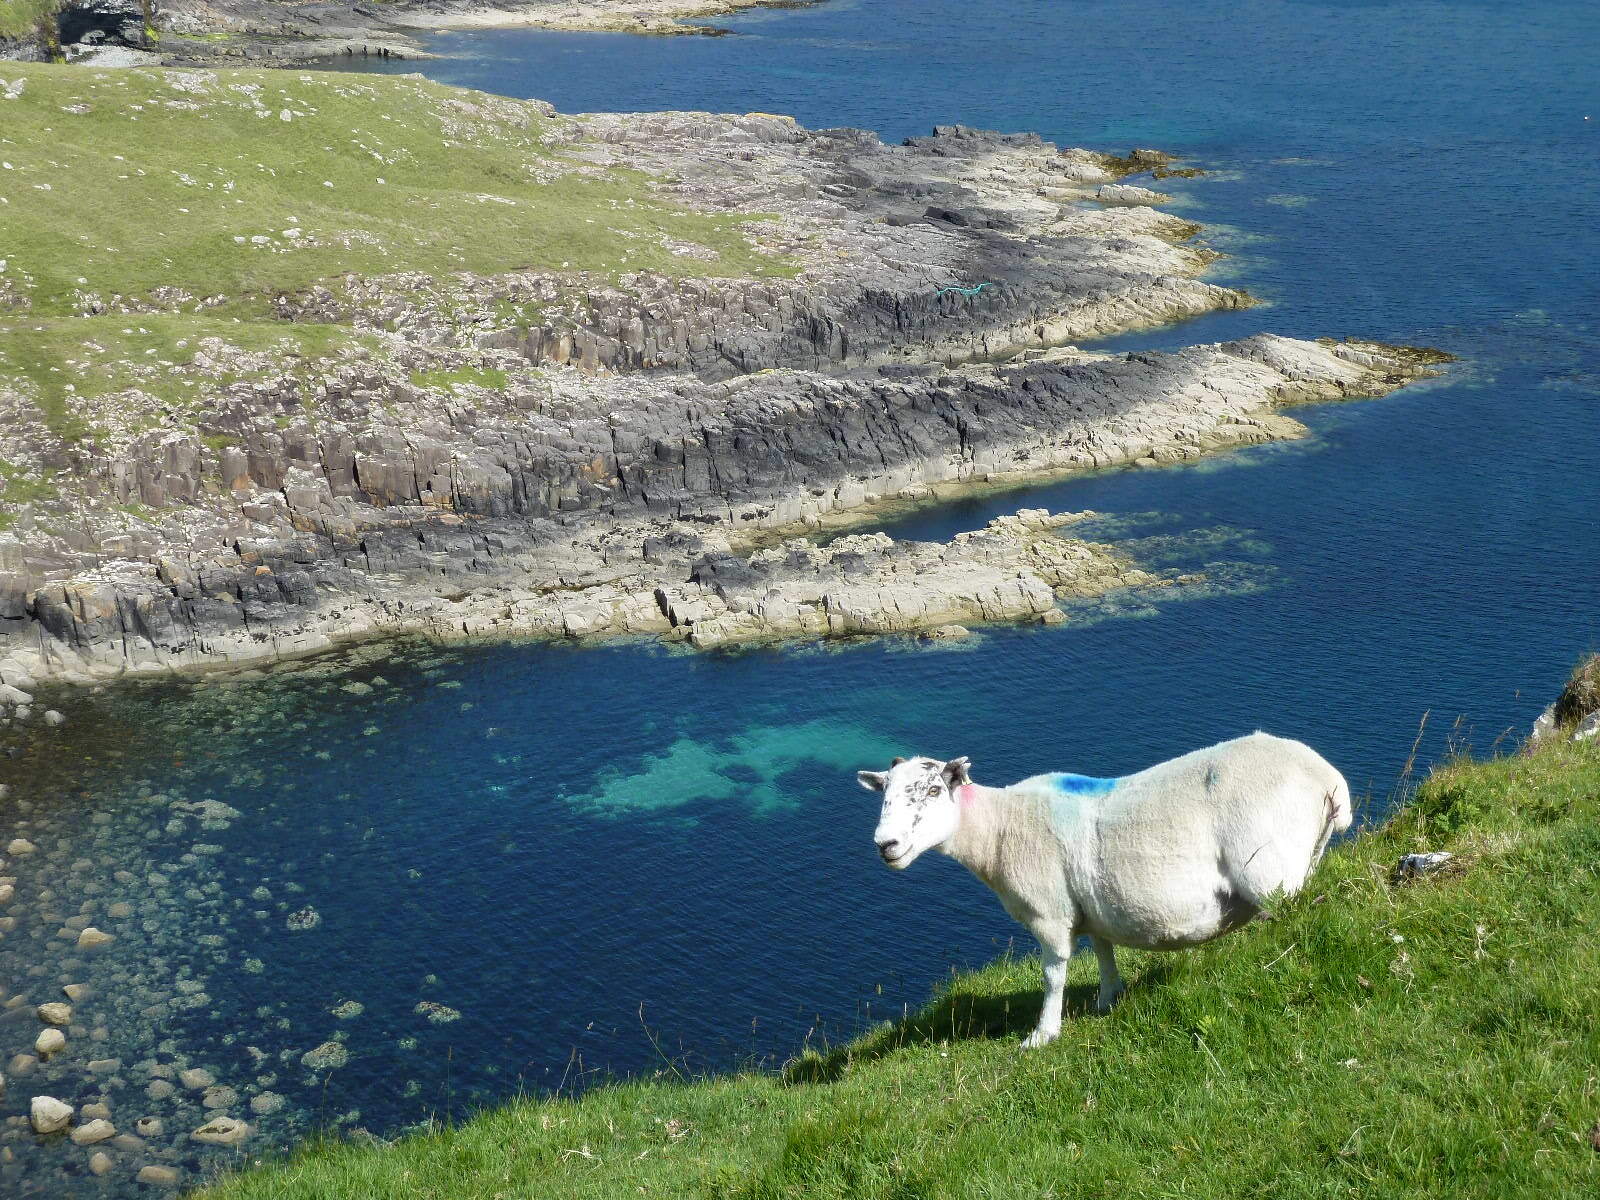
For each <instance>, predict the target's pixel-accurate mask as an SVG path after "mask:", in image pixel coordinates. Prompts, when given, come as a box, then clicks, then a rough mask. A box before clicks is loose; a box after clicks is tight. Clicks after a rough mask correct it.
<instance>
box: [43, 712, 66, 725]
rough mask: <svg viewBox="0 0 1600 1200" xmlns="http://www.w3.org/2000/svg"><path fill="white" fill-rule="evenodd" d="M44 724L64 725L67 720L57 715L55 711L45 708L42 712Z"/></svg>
mask: <svg viewBox="0 0 1600 1200" xmlns="http://www.w3.org/2000/svg"><path fill="white" fill-rule="evenodd" d="M44 723H45V724H46V725H51V726H55V725H65V724H66V723H67V718H66V717H65V716H63V715H62V714H61V713H58V712H57V711H56V710H55V709H53V708H47V709H45V710H44Z"/></svg>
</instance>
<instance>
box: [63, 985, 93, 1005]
mask: <svg viewBox="0 0 1600 1200" xmlns="http://www.w3.org/2000/svg"><path fill="white" fill-rule="evenodd" d="M61 990H62V991H63V992H65V993H66V996H67V999H68V1000H71V1001H73V1002H77V1001H80V1000H86V999H88V998H89V991H90V989H89V985H88V984H87V983H69V984H66V985H65V986H63V987H62V989H61Z"/></svg>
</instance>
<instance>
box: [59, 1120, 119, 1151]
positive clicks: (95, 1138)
mask: <svg viewBox="0 0 1600 1200" xmlns="http://www.w3.org/2000/svg"><path fill="white" fill-rule="evenodd" d="M69 1136H70V1137H71V1138H72V1144H73V1145H75V1146H92V1145H94V1144H95V1143H96V1142H103V1141H105V1140H106V1139H107V1138H112V1137H116V1136H117V1130H116V1127H115V1126H114V1125H112V1124H111V1122H110V1121H106V1120H102V1119H98V1118H97V1119H95V1120H93V1121H90V1122H88V1123H87V1124H84V1125H79V1126H78V1127H77V1128H76V1129H74V1130H73V1131H72V1133H71V1134H70V1135H69Z"/></svg>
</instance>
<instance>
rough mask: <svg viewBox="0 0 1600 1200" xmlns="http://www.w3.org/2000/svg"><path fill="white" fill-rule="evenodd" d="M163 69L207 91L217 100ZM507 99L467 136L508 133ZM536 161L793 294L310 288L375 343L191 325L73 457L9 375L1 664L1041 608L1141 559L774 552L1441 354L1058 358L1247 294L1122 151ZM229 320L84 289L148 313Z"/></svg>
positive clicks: (1194, 351) (692, 138)
mask: <svg viewBox="0 0 1600 1200" xmlns="http://www.w3.org/2000/svg"><path fill="white" fill-rule="evenodd" d="M178 82H179V83H181V90H182V91H183V93H184V95H185V97H186V99H185V100H184V101H183V103H188V104H192V103H197V102H203V100H204V97H205V96H206V95H208V94H209V89H212V88H213V87H214V86H215V87H220V86H221V84H220V83H219V82H218V79H217V77H215V76H211V75H207V74H204V73H192V72H191V73H185V74H184V75H183V76H182V77H181V79H180V80H178ZM197 98H198V99H197ZM494 103H495V107H494V108H493V111H492V112H491V111H490V110H489V109H488V108H485V107H482V106H479V107H477V108H474V109H473V110H472V111H473V113H474V118H473V119H475V120H484V119H499V118H500V117H502V116H503V117H504V119H509V120H516V119H518V118H519V114H521V113H522V112H523V106H519V105H517V104H516V103H515V102H509V101H496V102H494ZM531 107H532V108H534V109H536V111H538V112H540V113H541V114H545V115H548V108H547V107H539V106H531ZM523 119H525V116H524V118H523ZM551 141H552V142H553V143H554V144H555V146H556V148H557V149H558V150H559V155H558V156H557V157H556V158H555V159H554V160H553V162H554V163H555V165H541V166H540V167H539V169H540V170H558V171H562V170H564V171H580V172H581V171H585V170H595V169H599V168H603V167H611V166H616V165H626V166H629V167H632V168H634V169H637V170H641V171H644V172H647V173H649V175H650V176H651V177H653V179H654V181H655V183H654V187H655V189H656V191H657V193H658V194H659V195H660V196H661V197H663V198H664V199H666V200H670V201H672V202H674V203H676V204H679V205H684V206H687V207H689V208H691V209H697V210H701V211H716V210H723V211H726V210H733V211H742V212H747V213H758V214H764V215H763V216H762V217H761V218H760V219H759V220H755V221H753V222H752V223H751V225H750V229H751V239H752V241H753V242H754V243H755V244H756V245H757V246H758V248H760V249H761V250H764V251H766V252H768V253H769V254H771V255H772V256H774V258H773V261H774V262H777V263H783V264H787V267H786V269H785V271H776V270H774V271H768V272H764V273H759V274H756V275H751V276H745V277H739V278H716V279H696V278H690V279H682V278H668V277H667V276H665V275H661V274H655V273H650V272H643V271H640V272H628V271H622V272H619V273H618V274H617V275H615V276H614V277H611V278H605V279H601V278H594V277H585V276H580V275H572V274H566V273H562V272H559V271H556V272H551V271H543V272H532V271H508V272H507V273H505V274H503V275H496V276H481V275H468V274H465V273H462V274H460V275H456V276H452V277H449V278H446V279H441V278H437V277H430V276H421V275H417V274H414V273H405V272H398V273H396V274H393V275H387V276H374V277H353V276H352V277H344V278H341V279H338V280H329V281H327V283H326V285H325V286H317V287H314V288H311V289H309V290H308V291H306V292H302V293H294V294H281V295H276V296H274V297H272V301H273V303H274V305H275V307H276V310H277V312H278V314H279V316H280V317H281V318H282V320H283V321H284V323H285V329H286V330H292V329H296V328H308V327H311V326H313V325H315V326H317V327H322V326H324V325H326V324H327V323H329V322H335V323H339V324H342V325H344V326H347V327H349V328H351V329H353V330H355V331H358V334H359V336H358V337H357V338H352V339H350V340H349V341H348V342H347V343H345V344H344V345H343V347H342V348H341V349H336V350H333V351H330V352H328V353H326V354H324V355H323V356H321V357H311V358H309V359H308V358H307V357H306V356H303V355H301V354H299V353H297V352H293V351H289V350H284V349H267V350H248V349H244V348H241V347H239V346H235V345H232V344H230V343H229V342H227V341H226V340H225V339H223V338H220V337H209V338H206V339H203V340H200V341H199V344H198V345H197V346H195V347H192V348H191V350H190V353H191V354H192V358H191V359H189V360H187V361H171V360H163V361H162V365H161V367H160V368H159V372H158V373H157V374H154V375H153V374H152V372H153V371H155V370H156V369H155V368H150V367H144V366H143V365H142V364H138V363H134V364H129V372H130V374H131V375H133V376H134V377H135V378H136V379H144V378H146V377H149V378H152V379H158V380H159V382H160V384H161V385H162V387H163V388H165V389H167V393H168V394H170V393H171V391H172V389H174V388H181V389H183V394H184V395H185V397H186V401H185V403H184V404H183V405H181V406H178V405H174V404H172V403H170V402H168V401H164V400H161V399H160V398H159V397H157V396H155V395H152V394H151V393H150V392H148V391H146V390H144V389H145V387H146V386H153V384H152V385H141V383H138V382H135V383H133V384H132V385H131V386H128V387H127V388H126V389H125V390H122V391H119V392H115V393H111V394H108V395H104V396H100V397H96V398H95V399H94V400H93V401H92V409H91V407H88V406H87V405H88V404H89V402H88V401H83V400H74V401H73V402H74V403H75V404H77V405H79V409H80V412H79V417H80V421H79V425H80V427H78V428H74V429H73V430H71V431H68V430H66V429H64V428H63V422H62V421H61V419H60V418H59V416H57V418H56V419H55V420H54V422H53V423H52V421H51V420H50V419H49V416H48V412H47V408H48V406H47V405H46V404H45V402H44V400H43V399H42V398H41V395H40V394H39V393H38V392H37V391H36V390H35V385H34V384H33V383H31V382H29V381H26V380H25V381H22V382H20V383H19V384H18V385H17V386H16V387H15V388H13V389H12V390H11V391H9V392H7V391H6V389H5V385H4V383H3V382H0V415H3V416H4V417H5V422H4V425H3V426H0V463H3V465H4V467H5V472H4V488H3V490H0V512H3V513H4V515H5V516H6V517H7V524H9V531H8V532H5V533H3V534H0V678H3V679H6V680H8V681H9V680H10V679H11V678H12V677H13V676H14V677H15V678H17V679H18V680H26V681H28V682H30V683H31V682H32V681H33V680H35V679H39V680H43V679H49V678H66V679H85V678H92V677H105V676H110V675H115V674H119V673H122V672H129V671H132V672H152V671H168V670H180V669H190V668H199V667H207V666H219V665H226V664H229V663H239V662H250V661H259V660H262V659H271V658H276V657H282V656H287V655H293V654H301V653H306V652H309V651H312V650H316V649H320V648H323V647H325V646H328V645H330V644H333V643H334V642H337V641H340V640H345V639H352V638H359V637H366V636H372V635H374V634H379V633H385V632H404V631H413V632H426V633H430V634H433V635H435V636H441V637H462V636H481V635H484V634H489V633H538V634H544V635H549V636H563V637H574V636H591V635H604V634H614V633H656V634H661V635H664V636H671V637H682V638H687V639H688V640H689V641H691V642H693V643H694V644H696V645H717V644H724V643H727V642H738V641H746V640H751V639H757V638H764V637H774V636H788V635H794V634H836V635H842V634H852V633H866V632H886V631H900V630H910V629H924V628H932V627H936V626H939V625H944V624H950V623H953V622H982V621H993V620H1008V619H1019V618H1024V619H1034V618H1037V617H1039V616H1040V615H1041V614H1042V613H1045V612H1046V610H1048V609H1051V608H1052V605H1053V596H1054V595H1056V594H1057V593H1060V592H1061V591H1063V590H1080V591H1088V592H1095V591H1103V590H1105V589H1106V588H1107V587H1109V586H1113V585H1121V584H1125V583H1126V582H1127V581H1128V579H1129V578H1130V576H1131V574H1132V573H1134V571H1135V569H1134V568H1133V567H1132V566H1131V565H1130V564H1126V563H1122V562H1119V561H1116V560H1114V558H1113V557H1111V556H1108V554H1107V553H1106V552H1104V551H1103V550H1100V549H1095V548H1092V547H1086V546H1085V545H1083V544H1078V545H1076V546H1074V545H1073V543H1071V542H1068V541H1064V540H1062V539H1060V538H1058V537H1055V536H1054V535H1051V536H1049V537H1048V538H1045V537H1041V536H1037V535H1039V534H1041V532H1042V531H1041V530H1038V529H1032V528H1026V527H1022V526H1018V527H1014V528H1013V527H1007V528H1004V529H991V530H989V531H986V532H985V533H983V534H981V535H976V536H974V537H973V538H971V539H968V540H967V541H964V542H963V541H961V540H958V541H957V542H956V543H954V544H952V545H950V546H947V547H938V548H927V547H923V548H906V547H898V546H893V545H890V544H886V543H885V542H884V541H882V540H871V539H869V540H868V541H864V542H857V543H854V544H853V545H851V546H849V547H848V548H845V549H840V548H838V547H830V548H828V549H827V550H820V549H816V548H812V549H809V550H808V549H805V548H804V547H802V546H799V545H796V544H794V543H793V542H792V541H791V542H788V543H786V544H783V543H784V539H785V538H792V537H793V536H794V535H795V534H797V533H800V532H803V531H804V530H805V529H806V528H807V527H808V526H810V527H817V526H819V525H821V524H822V523H824V522H825V521H829V520H833V519H836V518H837V517H839V516H840V515H841V514H850V513H854V512H860V511H862V510H866V509H868V508H869V507H870V506H871V505H872V504H874V503H875V502H878V501H882V500H885V499H890V498H897V497H898V498H911V497H915V496H918V495H925V494H928V492H929V489H932V488H938V487H950V486H958V485H961V484H963V483H971V482H975V481H985V480H990V479H994V478H999V477H1008V476H1021V475H1026V474H1028V473H1036V472H1047V471H1061V470H1071V469H1083V468H1092V467H1105V466H1109V465H1113V464H1118V463H1135V464H1141V465H1155V464H1159V463H1163V462H1173V461H1178V460H1181V459H1184V458H1190V457H1194V456H1196V455H1199V454H1201V453H1204V452H1206V451H1208V450H1214V449H1219V448H1223V447H1228V446H1237V445H1242V444H1249V443H1252V442H1259V441H1263V440H1267V439H1269V438H1273V437H1282V436H1294V435H1295V434H1296V433H1297V432H1298V431H1299V426H1298V425H1297V424H1296V423H1295V422H1293V421H1292V420H1291V419H1289V418H1287V417H1285V416H1283V415H1281V414H1280V413H1279V412H1278V411H1277V410H1278V409H1280V408H1281V407H1283V406H1284V405H1288V404H1292V403H1298V402H1303V401H1308V400H1326V399H1342V398H1350V397H1356V396H1371V395H1377V394H1381V393H1383V392H1385V391H1388V390H1390V389H1392V388H1394V387H1397V386H1400V385H1401V384H1403V383H1405V382H1406V381H1408V380H1411V379H1414V378H1417V377H1419V376H1421V375H1424V374H1428V373H1430V371H1429V369H1428V366H1427V363H1428V362H1429V361H1432V360H1433V358H1436V357H1438V356H1432V357H1430V356H1429V355H1427V354H1421V353H1418V352H1412V351H1406V350H1401V349H1397V348H1393V347H1384V346H1378V345H1373V344H1366V343H1356V342H1349V343H1333V342H1324V343H1312V342H1304V341H1292V340H1288V339H1284V338H1277V337H1272V336H1268V335H1260V336H1257V337H1253V338H1248V339H1245V340H1242V341H1236V342H1229V343H1223V344H1216V345H1206V346H1194V347H1190V348H1188V349H1185V350H1180V351H1175V352H1167V353H1148V352H1139V353H1131V354H1098V353H1090V352H1086V351H1082V350H1078V349H1075V348H1073V347H1072V346H1071V345H1068V344H1066V343H1070V342H1071V341H1072V340H1074V339H1078V338H1083V337H1087V336H1091V335H1096V334H1106V333H1111V332H1114V331H1117V330H1124V329H1129V328H1135V327H1139V326H1142V325H1149V324H1155V323H1161V322H1169V321H1173V320H1178V319H1182V318H1184V317H1187V316H1191V315H1194V314H1197V313H1201V312H1206V311H1210V310H1214V309H1217V308H1228V307H1235V306H1239V305H1243V304H1247V303H1248V302H1249V301H1248V298H1247V297H1245V296H1244V295H1242V294H1241V293H1239V292H1236V291H1231V290H1229V289H1226V288H1222V287H1218V286H1216V285H1214V284H1211V283H1207V282H1205V281H1203V280H1201V279H1198V278H1196V276H1197V275H1198V274H1199V273H1200V272H1201V271H1202V270H1203V269H1204V267H1205V266H1206V264H1207V263H1208V261H1210V259H1211V258H1212V257H1213V256H1212V255H1210V254H1209V253H1208V252H1207V251H1205V250H1204V249H1203V248H1201V247H1198V246H1196V245H1194V244H1193V243H1192V242H1191V240H1190V239H1191V238H1192V236H1193V234H1194V232H1195V229H1196V227H1195V226H1193V225H1190V224H1188V223H1186V222H1182V221H1179V220H1177V219H1176V218H1173V217H1171V216H1169V215H1167V214H1164V213H1161V212H1159V211H1156V210H1155V209H1152V208H1150V207H1147V206H1145V205H1144V204H1142V203H1141V204H1138V205H1130V204H1128V203H1126V201H1125V197H1124V198H1122V199H1121V200H1119V202H1116V203H1111V202H1107V201H1104V200H1102V199H1100V198H1097V195H1096V192H1097V190H1098V189H1100V188H1102V187H1103V186H1104V185H1106V184H1108V183H1110V182H1111V181H1112V180H1113V179H1115V178H1117V177H1118V176H1119V175H1120V174H1122V173H1125V172H1126V171H1128V170H1140V169H1143V168H1144V166H1145V165H1148V164H1147V163H1145V162H1144V161H1143V160H1140V162H1137V163H1133V164H1132V165H1129V163H1130V162H1131V160H1115V159H1110V158H1107V157H1106V156H1103V155H1098V154H1094V153H1092V152H1089V151H1081V150H1058V149H1056V148H1055V147H1053V146H1051V145H1049V144H1048V143H1045V142H1042V141H1040V140H1039V139H1038V138H1036V137H1032V136H1017V135H999V134H991V133H981V132H977V131H973V130H968V129H964V128H961V127H945V128H940V129H936V130H935V132H934V134H933V135H932V136H930V137H927V138H919V139H914V140H913V141H911V142H909V143H907V144H906V145H904V146H898V147H890V146H885V145H883V144H882V143H880V142H879V141H878V140H877V139H876V138H875V137H873V136H872V135H870V134H865V133H862V132H860V131H855V130H828V131H820V132H812V131H807V130H804V129H802V128H800V127H799V126H797V125H795V123H794V122H793V121H791V120H789V119H787V118H781V117H770V116H760V115H752V116H742V117H741V116H714V115H710V114H703V113H702V114H696V113H668V114H644V115H638V114H635V115H631V116H621V115H610V114H605V115H592V116H587V117H582V118H573V119H567V120H564V121H562V122H560V123H559V124H558V125H557V127H556V130H555V133H554V134H553V135H552V137H551ZM1141 153H1145V154H1148V152H1141ZM1150 161H1152V162H1157V163H1160V162H1164V161H1165V159H1164V158H1163V157H1162V156H1159V155H1155V156H1151V157H1150ZM490 199H492V198H490ZM666 249H667V250H668V251H669V252H670V253H671V254H674V255H686V256H690V257H693V256H695V255H696V254H698V253H701V252H702V250H703V248H700V247H696V246H694V245H690V244H674V245H669V246H667V247H666ZM159 291H160V290H159V289H158V292H159ZM167 291H168V292H170V291H171V289H167ZM218 299H221V298H208V299H206V300H204V301H200V300H197V298H196V297H193V296H189V295H187V294H165V293H162V294H152V295H150V296H145V297H119V296H99V295H79V296H78V297H77V300H76V302H77V303H79V304H80V305H81V306H82V311H83V312H84V313H105V312H111V313H116V312H125V313H128V314H129V317H130V319H133V318H134V317H136V316H137V315H138V314H141V313H146V312H160V311H163V310H166V311H180V310H181V311H191V310H192V309H193V308H195V307H204V306H205V305H206V304H210V303H213V302H214V301H216V300H218ZM140 371H143V372H144V375H139V374H138V372H140ZM13 496H15V497H18V498H17V499H16V500H15V501H14V502H13V500H12V497H13ZM774 545H777V548H776V549H773V548H772V547H773V546H774ZM689 614H693V615H689ZM19 711H20V710H19Z"/></svg>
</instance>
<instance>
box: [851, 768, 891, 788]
mask: <svg viewBox="0 0 1600 1200" xmlns="http://www.w3.org/2000/svg"><path fill="white" fill-rule="evenodd" d="M856 782H857V783H859V784H860V785H861V786H862V787H864V788H866V789H867V791H869V792H881V791H883V789H884V788H885V787H887V786H888V785H889V776H888V775H887V774H885V773H884V772H882V771H857V772H856Z"/></svg>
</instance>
